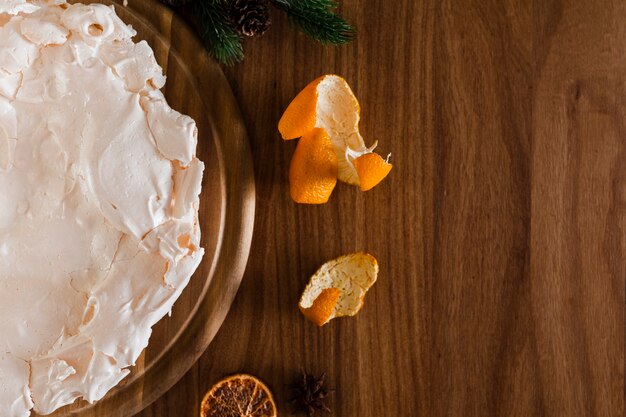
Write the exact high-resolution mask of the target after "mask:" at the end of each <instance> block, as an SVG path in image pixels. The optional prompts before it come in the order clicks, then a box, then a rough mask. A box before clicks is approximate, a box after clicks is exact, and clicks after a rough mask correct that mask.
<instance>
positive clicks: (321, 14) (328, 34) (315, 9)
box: [272, 0, 355, 45]
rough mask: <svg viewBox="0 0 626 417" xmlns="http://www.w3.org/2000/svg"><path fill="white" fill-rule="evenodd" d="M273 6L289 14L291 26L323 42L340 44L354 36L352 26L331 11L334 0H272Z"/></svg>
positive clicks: (333, 7)
mask: <svg viewBox="0 0 626 417" xmlns="http://www.w3.org/2000/svg"><path fill="white" fill-rule="evenodd" d="M272 3H273V4H274V6H276V7H277V8H278V9H281V10H283V11H284V12H286V13H287V15H288V16H289V20H290V22H291V24H292V25H293V26H295V27H296V28H298V29H299V30H300V31H302V32H303V33H304V34H306V35H308V36H310V37H311V38H313V39H315V40H317V41H319V42H321V43H323V44H332V45H341V44H344V43H348V42H350V41H351V40H352V38H353V37H354V33H355V30H354V28H353V27H352V26H351V25H350V24H349V23H348V22H346V21H345V20H344V19H343V18H342V17H341V16H339V15H338V14H335V13H333V12H332V10H333V9H335V8H336V7H337V4H336V3H335V2H334V0H272Z"/></svg>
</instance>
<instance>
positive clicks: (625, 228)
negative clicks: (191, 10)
mask: <svg viewBox="0 0 626 417" xmlns="http://www.w3.org/2000/svg"><path fill="white" fill-rule="evenodd" d="M131 1H132V0H131ZM342 4H343V12H344V13H345V15H346V16H348V18H350V19H351V20H352V21H353V22H355V23H356V24H357V26H358V27H359V29H360V33H359V36H358V39H357V41H356V42H355V43H354V44H352V45H349V46H346V47H342V48H337V49H335V48H324V47H320V46H318V45H315V44H313V43H311V42H310V41H308V40H307V39H306V38H304V37H303V36H302V35H298V34H295V33H293V32H292V31H291V30H290V29H289V27H288V24H287V22H286V20H285V19H284V17H283V16H280V15H278V14H274V26H273V28H272V29H271V31H270V32H268V34H267V35H265V36H264V37H262V38H259V39H251V40H248V41H247V42H246V53H247V58H246V61H245V62H244V63H243V64H240V65H237V66H235V67H232V68H226V69H225V72H226V75H227V77H228V79H229V80H230V82H231V83H232V86H233V89H234V91H235V95H236V96H237V98H238V100H239V102H240V105H241V108H242V112H243V114H244V118H245V120H246V123H247V127H248V130H249V133H250V140H251V146H252V152H253V157H254V163H255V174H256V180H257V217H256V223H255V235H254V238H253V243H252V252H251V256H250V260H249V263H248V268H247V271H246V275H245V277H244V280H243V283H242V286H241V289H240V291H239V293H238V295H237V298H236V300H235V302H234V304H233V307H232V310H231V312H230V314H229V315H228V317H227V319H226V321H225V323H224V326H223V327H222V329H221V330H220V332H219V333H218V335H217V336H216V338H215V340H214V342H213V343H212V344H211V345H210V347H209V349H208V350H207V352H206V353H205V354H204V355H203V356H202V358H201V359H200V361H199V362H198V363H197V364H196V365H195V366H194V367H193V368H192V370H191V371H190V372H189V373H188V374H187V375H186V376H185V377H184V378H183V379H182V380H181V382H180V383H179V384H177V385H176V386H175V387H174V388H173V389H172V390H171V391H170V392H168V394H166V395H165V396H164V397H163V398H161V399H159V400H158V401H157V402H155V403H154V404H153V405H152V406H150V407H149V408H148V409H146V410H145V411H144V412H143V413H141V414H140V416H142V417H162V416H173V415H181V416H196V415H197V413H198V405H199V402H200V399H201V397H202V395H203V393H204V392H205V391H206V390H207V389H208V388H209V387H210V386H211V384H212V383H213V382H215V381H216V380H217V379H218V378H220V377H222V376H223V375H225V374H228V373H233V372H237V371H245V372H251V373H254V374H257V375H258V376H260V377H261V378H263V379H265V380H266V381H267V382H268V383H269V385H270V386H271V388H272V389H273V390H274V392H275V394H276V396H277V400H278V405H279V408H280V412H281V415H287V411H288V409H287V407H286V399H287V397H288V392H287V390H286V387H285V385H286V384H287V383H289V382H290V380H292V378H293V377H294V375H295V374H296V373H297V371H298V369H299V368H300V367H301V366H304V367H306V368H308V369H311V370H314V371H318V372H321V371H326V372H328V374H329V380H330V385H331V386H332V387H333V388H335V389H336V390H337V393H336V395H335V398H334V401H333V409H334V411H335V413H334V415H336V416H338V417H352V416H361V417H370V416H371V417H374V416H376V417H379V416H436V417H437V416H459V417H460V416H548V417H551V416H568V417H569V416H585V417H587V416H623V415H624V413H625V410H624V393H625V391H624V349H625V347H624V339H625V333H624V329H625V327H624V326H625V320H624V313H625V312H624V302H625V298H624V297H625V292H626V283H625V279H626V160H625V156H626V150H625V149H626V144H625V141H626V139H625V137H626V136H625V134H626V129H625V127H624V123H625V122H624V120H626V117H625V116H626V114H625V112H626V111H625V101H626V98H625V97H626V84H625V81H624V80H626V77H625V76H626V57H625V55H624V54H625V51H626V23H624V22H626V10H625V9H624V7H625V6H624V3H623V2H622V1H620V0H601V1H600V0H599V1H588V0H587V1H581V0H571V1H558V0H549V1H543V2H542V1H538V0H536V1H533V2H529V1H524V0H502V1H500V0H483V1H477V0H468V1H465V2H458V1H453V0H443V1H435V0H424V1H413V0H398V1H396V2H393V5H392V4H391V2H373V1H372V2H359V1H357V0H343V1H342ZM332 72H335V73H338V74H340V75H342V76H344V77H345V78H346V79H347V80H348V81H349V82H350V83H351V85H352V86H353V87H354V90H355V91H356V93H357V96H358V97H359V99H360V101H361V104H362V117H363V120H362V132H363V134H364V136H365V137H366V138H367V139H368V141H373V140H374V139H378V140H379V141H380V146H381V150H382V151H383V152H388V151H389V152H392V153H393V158H392V159H393V162H394V164H395V168H394V171H393V172H392V174H391V176H390V177H389V178H388V179H387V180H386V182H385V183H384V184H382V185H381V186H380V187H379V188H377V189H374V190H373V191H371V192H368V193H367V194H361V193H360V192H358V191H357V190H355V189H352V188H350V187H347V186H339V187H338V189H337V190H336V191H335V194H334V195H333V197H332V199H331V201H330V202H329V203H328V204H327V205H325V206H322V207H305V206H298V205H295V204H293V203H292V202H291V201H290V200H289V195H288V187H287V170H288V166H289V161H290V158H291V155H292V153H293V150H294V148H295V143H284V142H282V141H281V140H280V139H279V136H278V134H277V131H276V123H277V121H278V119H279V117H280V114H281V112H282V110H283V109H284V108H285V106H286V105H287V103H289V101H290V99H291V98H292V97H293V96H294V95H295V94H296V93H297V91H298V90H299V89H300V88H301V87H303V86H304V85H305V84H306V83H307V82H309V81H310V80H312V79H313V78H315V77H317V76H318V75H320V74H323V73H332ZM354 250H368V251H370V252H371V253H373V254H374V255H375V256H376V257H377V258H378V259H379V261H380V264H381V273H380V276H379V281H378V282H377V283H376V285H375V286H374V287H373V289H372V290H371V291H370V293H369V295H368V298H367V299H366V304H365V307H364V309H363V311H362V312H361V313H360V314H359V316H358V317H356V318H354V319H342V320H337V321H334V322H332V323H331V324H329V325H327V326H326V327H324V328H322V329H316V328H315V327H314V326H312V325H310V324H309V323H308V322H306V321H305V320H304V319H303V318H302V317H301V316H300V315H299V313H298V312H297V308H296V304H297V300H298V297H299V293H300V291H301V290H302V288H303V287H304V285H305V283H306V281H307V277H308V276H309V275H310V274H311V273H312V272H313V271H314V270H315V269H316V267H317V266H318V265H319V264H321V263H322V262H324V261H325V260H327V259H329V258H332V257H335V256H337V255H340V254H343V253H346V252H350V251H354Z"/></svg>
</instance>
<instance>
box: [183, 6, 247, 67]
mask: <svg viewBox="0 0 626 417" xmlns="http://www.w3.org/2000/svg"><path fill="white" fill-rule="evenodd" d="M227 7H228V4H227V2H226V0H197V1H195V2H193V9H192V10H193V14H194V15H195V17H196V19H197V21H198V26H199V27H200V36H201V37H202V40H203V41H204V43H205V45H206V47H207V50H208V51H209V54H210V55H211V56H212V57H213V58H215V59H217V60H218V61H220V62H222V63H224V64H226V65H232V64H234V63H235V62H239V61H241V60H242V59H243V44H242V40H241V36H240V35H239V34H238V33H237V31H236V30H235V28H234V27H233V25H232V24H231V22H230V18H229V17H228V12H227V10H228V9H227Z"/></svg>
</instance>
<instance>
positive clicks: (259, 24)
mask: <svg viewBox="0 0 626 417" xmlns="http://www.w3.org/2000/svg"><path fill="white" fill-rule="evenodd" d="M229 9H230V10H229V14H230V19H231V20H232V22H233V24H234V25H235V27H236V28H237V31H238V32H239V33H241V34H242V35H246V36H260V35H262V34H264V33H265V31H266V30H267V29H268V28H269V27H270V25H271V23H272V21H271V20H270V7H269V4H268V2H267V0H231V2H230V7H229Z"/></svg>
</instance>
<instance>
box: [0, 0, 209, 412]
mask: <svg viewBox="0 0 626 417" xmlns="http://www.w3.org/2000/svg"><path fill="white" fill-rule="evenodd" d="M134 35H135V31H134V30H133V29H132V28H131V27H129V26H127V25H126V24H124V22H122V20H120V18H119V17H118V16H117V15H116V14H115V11H114V9H113V8H112V7H107V6H104V5H101V4H93V5H89V6H86V5H81V4H75V5H70V4H66V3H65V2H64V1H59V0H47V1H46V0H40V1H34V0H33V1H27V0H2V1H0V335H2V337H1V338H0V416H2V417H23V416H28V415H30V413H31V410H32V409H34V410H35V411H36V412H37V413H40V414H49V413H51V412H53V411H54V410H56V409H58V408H59V407H62V406H64V405H67V404H71V403H72V402H74V401H75V400H76V399H77V398H80V397H82V398H84V399H85V400H87V401H89V402H94V401H97V400H99V399H101V398H102V397H103V396H104V395H105V394H106V393H107V391H109V390H110V389H111V388H113V387H114V386H115V385H116V384H117V383H118V382H120V381H121V380H122V379H123V378H124V377H125V376H126V375H128V373H129V372H130V370H129V367H131V366H132V365H133V364H134V363H135V361H136V360H137V358H138V357H139V355H140V354H141V352H142V350H143V349H144V348H145V347H146V346H147V344H148V339H149V338H150V333H151V328H152V326H153V325H154V324H156V323H157V322H158V321H159V320H160V319H161V318H162V317H163V316H164V315H166V314H167V313H168V312H170V311H171V309H172V305H173V303H174V302H175V300H176V299H177V298H178V297H179V295H180V294H181V291H182V290H183V288H184V287H185V286H186V285H187V283H188V282H189V279H190V277H191V275H192V274H193V272H194V271H195V269H196V268H197V266H198V264H199V263H200V260H201V258H202V255H203V253H204V251H203V249H202V248H201V247H200V228H199V226H198V205H199V200H198V196H199V193H200V182H201V179H202V172H203V169H204V165H203V163H202V162H201V161H199V160H198V159H197V158H196V157H195V150H196V144H197V130H196V126H195V123H194V121H193V120H192V119H191V118H189V117H188V116H184V115H182V114H180V113H178V112H176V111H175V110H172V109H171V108H170V107H169V106H168V104H167V102H166V101H165V98H164V97H163V94H162V93H161V92H160V91H159V88H161V87H162V86H163V85H164V83H165V77H164V76H163V73H162V70H161V68H160V67H159V65H158V64H157V63H156V61H155V59H154V54H153V52H152V49H151V48H150V47H149V46H148V44H147V43H146V42H139V43H134V42H133V41H132V37H133V36H134Z"/></svg>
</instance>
